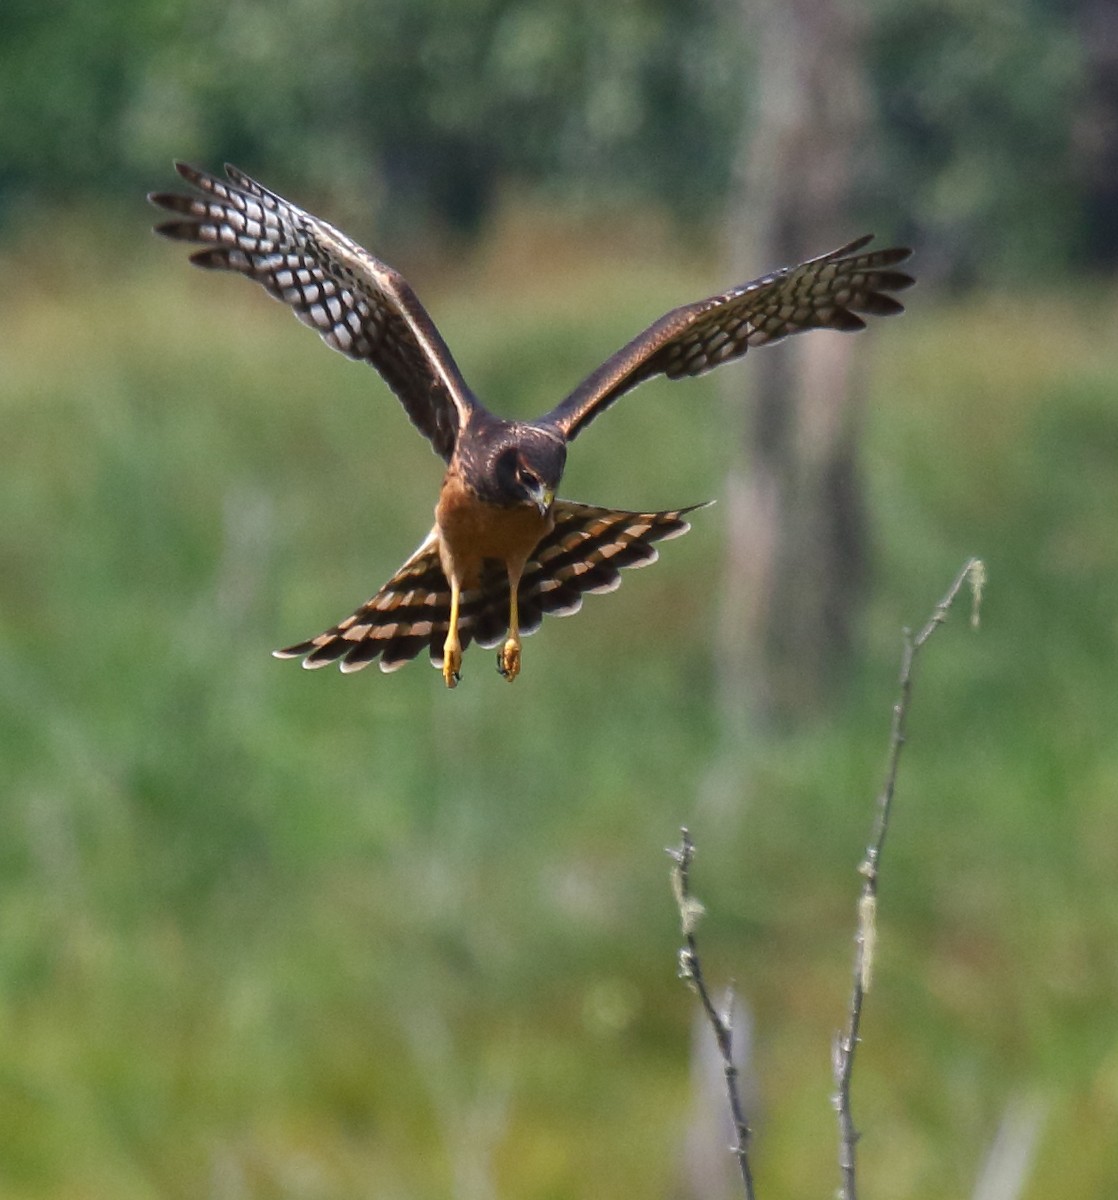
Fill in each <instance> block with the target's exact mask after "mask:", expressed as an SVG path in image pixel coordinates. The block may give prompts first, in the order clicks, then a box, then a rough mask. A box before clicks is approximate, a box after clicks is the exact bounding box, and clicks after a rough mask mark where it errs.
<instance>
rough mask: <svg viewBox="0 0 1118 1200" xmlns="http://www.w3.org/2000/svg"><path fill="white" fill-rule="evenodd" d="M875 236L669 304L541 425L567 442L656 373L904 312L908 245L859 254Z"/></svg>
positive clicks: (673, 373)
mask: <svg viewBox="0 0 1118 1200" xmlns="http://www.w3.org/2000/svg"><path fill="white" fill-rule="evenodd" d="M872 240H873V236H872V234H871V235H868V236H866V237H861V238H858V240H857V241H853V242H850V243H849V244H848V245H846V246H840V247H839V249H837V250H832V251H831V252H830V253H829V254H823V255H821V256H820V257H819V258H813V259H811V260H810V261H808V262H805V263H801V264H800V265H799V266H798V267H785V268H784V269H783V270H781V271H776V272H774V273H773V274H771V275H765V276H763V277H762V278H761V279H754V280H753V281H752V282H751V283H744V284H742V285H741V286H740V287H735V288H731V289H730V290H729V291H728V292H723V293H722V294H721V295H718V296H711V297H710V298H709V299H707V300H700V301H698V302H697V303H695V304H688V305H685V306H684V307H683V308H676V309H673V310H672V311H671V312H670V313H668V314H667V315H666V316H663V317H661V318H660V320H659V321H657V322H656V323H655V324H654V325H650V326H649V328H648V329H646V330H645V331H644V333H642V334H640V335H639V336H638V337H635V338H634V339H633V340H632V341H631V342H630V343H629V344H628V345H627V346H624V347H623V348H622V349H620V350H619V351H618V352H617V353H616V354H614V355H613V356H612V357H611V358H609V359H607V360H606V361H605V362H604V363H603V364H602V365H601V366H600V367H599V368H598V369H597V370H596V371H595V372H594V373H593V374H592V375H591V376H590V377H589V378H587V379H586V380H584V381H583V382H582V383H581V384H580V385H579V386H578V387H577V388H576V389H575V390H574V391H573V392H572V393H571V394H570V395H569V396H568V397H567V398H566V399H565V400H564V401H563V402H562V403H561V404H558V405H556V407H555V408H553V409H552V410H551V412H549V413H548V414H547V415H546V416H545V417H544V418H543V419H542V421H541V424H549V425H551V426H552V427H553V428H556V429H558V430H559V431H560V432H561V433H563V434H564V436H565V437H566V438H567V440H568V441H569V440H570V439H572V438H574V437H576V436H577V435H578V434H579V433H580V432H581V431H582V430H583V429H585V427H586V426H587V425H589V424H590V422H591V421H592V420H593V419H594V418H595V417H596V416H597V415H598V414H599V413H601V412H604V411H605V410H606V409H607V408H608V407H609V406H610V405H611V404H612V403H613V402H614V401H615V400H616V399H617V398H618V397H619V396H623V395H624V394H625V393H626V392H627V391H629V390H630V389H632V388H634V387H636V386H637V384H639V383H643V382H644V381H645V380H646V379H651V378H652V377H653V376H655V375H666V376H667V377H668V378H669V379H681V378H684V377H687V376H691V375H702V374H703V373H704V372H705V371H709V370H711V369H712V368H713V367H717V366H719V365H720V364H721V363H724V362H729V361H730V360H731V359H734V358H740V357H741V355H743V354H744V353H745V352H746V351H747V350H748V349H749V348H750V346H764V345H767V344H768V343H770V342H776V341H779V340H780V339H781V338H784V337H787V336H788V335H789V334H792V333H801V332H803V331H805V330H808V329H838V330H842V331H846V332H852V331H855V330H859V329H864V328H865V325H866V323H865V321H863V320H862V317H861V316H860V315H859V314H866V315H872V316H883V317H887V316H891V315H893V314H894V313H900V312H904V306H903V305H902V304H900V303H899V302H898V301H897V300H895V299H893V297H892V296H891V295H889V293H890V292H899V291H902V290H903V289H904V288H907V287H911V286H912V284H913V283H914V282H915V280H914V279H913V278H912V276H911V275H906V274H905V273H904V272H903V271H896V270H893V268H894V267H895V266H896V264H897V263H901V262H904V260H905V259H906V258H908V257H909V255H910V254H911V253H912V251H911V250H908V249H905V248H903V247H899V246H898V247H893V248H891V249H888V250H866V251H865V252H864V253H863V250H864V248H865V247H866V246H867V245H868V244H869V242H870V241H872Z"/></svg>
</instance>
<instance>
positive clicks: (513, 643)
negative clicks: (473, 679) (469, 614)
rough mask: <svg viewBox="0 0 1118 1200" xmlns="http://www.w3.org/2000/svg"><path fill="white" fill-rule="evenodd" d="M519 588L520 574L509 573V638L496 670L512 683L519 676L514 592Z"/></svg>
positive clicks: (518, 630) (517, 625)
mask: <svg viewBox="0 0 1118 1200" xmlns="http://www.w3.org/2000/svg"><path fill="white" fill-rule="evenodd" d="M519 587H520V572H519V571H517V572H516V575H515V576H514V575H513V573H512V571H511V570H510V571H509V636H508V639H507V641H506V642H505V644H504V645H503V646H502V647H501V653H500V654H499V655H498V656H497V670H498V671H500V672H501V674H502V675H503V676H504V677H505V678H506V679H507V680H508V681H509V683H512V681H513V680H514V679H515V678H516V677H517V675H519V674H520V614H519V612H518V611H517V607H516V592H517V589H518V588H519Z"/></svg>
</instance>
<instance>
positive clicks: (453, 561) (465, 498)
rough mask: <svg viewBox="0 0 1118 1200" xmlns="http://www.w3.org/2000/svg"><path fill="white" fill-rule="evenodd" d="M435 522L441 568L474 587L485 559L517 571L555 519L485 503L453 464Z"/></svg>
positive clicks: (524, 509)
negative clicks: (495, 561) (503, 564)
mask: <svg viewBox="0 0 1118 1200" xmlns="http://www.w3.org/2000/svg"><path fill="white" fill-rule="evenodd" d="M435 524H436V526H437V527H438V531H439V554H440V557H441V559H442V564H443V570H444V571H445V572H446V574H447V576H448V577H449V576H451V575H454V576H455V577H457V579H458V581H459V583H460V584H461V585H462V586H463V587H473V586H475V585H476V584H477V582H478V575H479V572H480V571H481V567H482V564H483V563H484V562H485V560H486V559H496V560H497V561H498V562H503V563H505V564H506V566H508V567H509V568H511V570H512V572H513V573H514V574H519V572H520V570H521V568H522V567H523V566H524V563H525V562H526V561H527V560H528V556H529V555H530V554H531V553H532V551H533V550H534V549H535V548H536V546H537V545H538V544H539V541H540V538H542V537H544V536H545V535H546V534H548V533H550V532H551V530H552V528H553V526H554V524H555V522H554V519H553V518H552V517H551V516H550V515H548V516H547V517H542V516H540V513H539V511H538V510H537V509H536V508H535V507H533V506H531V505H527V504H524V505H514V506H512V507H509V508H506V507H503V506H501V505H497V504H487V503H486V502H485V501H484V500H482V499H481V498H480V497H479V496H478V495H477V493H476V492H475V491H474V490H473V489H472V488H471V487H470V486H469V485H468V484H467V483H466V481H465V480H464V479H463V478H462V476H461V474H460V473H459V472H458V471H457V470H455V469H454V467H451V469H450V470H449V471H447V473H446V478H445V479H444V480H443V486H442V491H441V492H440V493H439V502H438V504H437V505H436V507H435Z"/></svg>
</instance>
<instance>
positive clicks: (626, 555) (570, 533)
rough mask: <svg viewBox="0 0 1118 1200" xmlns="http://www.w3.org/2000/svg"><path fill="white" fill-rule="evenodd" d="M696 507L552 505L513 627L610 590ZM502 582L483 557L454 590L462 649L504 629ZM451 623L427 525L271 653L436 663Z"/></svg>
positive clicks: (320, 659)
mask: <svg viewBox="0 0 1118 1200" xmlns="http://www.w3.org/2000/svg"><path fill="white" fill-rule="evenodd" d="M705 507H706V505H704V504H694V505H691V506H690V507H689V508H680V509H673V510H669V511H666V512H653V513H635V512H626V511H624V510H621V509H615V508H596V507H594V506H593V505H589V504H576V503H574V502H573V501H570V500H557V501H556V502H555V507H554V513H555V528H554V529H553V530H552V531H551V532H550V533H549V534H548V535H547V536H546V537H544V538H543V539H542V540H541V541H540V543H539V545H538V546H537V547H536V549H535V550H534V551H533V552H532V556H531V557H530V558H529V559H528V562H527V564H526V565H525V568H524V572H523V574H522V575H521V578H520V587H519V589H518V593H517V602H518V606H519V610H520V633H521V636H526V635H528V634H530V633H535V631H536V630H537V629H539V627H540V624H541V622H542V621H543V618H544V615H545V614H546V613H551V614H553V615H555V616H569V615H571V614H572V613H576V612H578V610H579V609H580V608H581V607H582V597H583V596H584V595H587V594H589V593H593V592H612V591H613V590H614V589H615V588H617V587H618V586H619V584H620V583H621V576H620V574H619V572H620V571H621V569H623V568H625V567H644V566H648V564H649V563H653V562H655V561H656V559H657V557H658V555H657V551H656V549H655V547H654V546H653V544H652V543H653V542H659V541H665V540H667V539H669V538H673V537H679V536H680V535H682V534H684V533H686V532H687V531H688V530H689V529H690V528H691V526H690V525H689V524H688V522H687V521H686V520H684V518H685V517H686V515H687V514H688V513H690V512H693V511H695V510H696V509H698V508H705ZM508 619H509V585H508V576H507V574H506V572H505V568H504V565H503V564H502V563H499V562H489V563H486V566H485V569H484V570H483V572H482V576H481V579H480V581H479V583H478V586H477V587H473V588H468V589H466V590H465V591H463V593H462V600H461V607H460V610H459V620H458V636H459V639H460V641H461V644H462V649H463V650H464V649H465V648H466V647H467V646H468V645H469V644H470V642H471V641H475V642H477V643H478V645H480V646H485V647H492V646H496V645H497V643H498V642H500V641H501V640H502V639H503V638H504V637H505V634H506V632H507V630H508ZM449 621H450V586H449V584H448V583H447V579H446V576H445V575H444V574H443V569H442V565H441V563H440V561H439V546H438V536H437V532H436V531H435V530H434V529H432V530H431V532H430V533H429V534H428V535H427V537H426V538H425V539H424V541H423V544H422V545H421V546H420V547H419V549H418V550H416V552H415V553H414V554H413V555H412V556H411V557H410V558H409V559H408V560H407V562H405V563H404V565H403V566H402V567H401V568H400V569H399V570H398V571H397V572H396V574H395V575H393V576H392V578H391V579H390V580H389V581H388V582H387V583H386V584H385V585H384V586H383V587H382V588H381V589H380V591H379V592H377V594H376V595H375V596H373V597H372V599H370V600H368V601H366V602H365V603H364V604H363V605H361V607H360V608H359V609H357V611H356V612H354V613H352V614H351V615H350V616H348V617H346V619H345V620H344V621H340V622H339V623H338V624H337V625H335V626H333V627H332V628H330V629H328V630H326V632H325V633H320V634H319V635H318V637H315V638H310V639H309V640H308V641H305V642H299V643H298V644H297V645H294V646H288V647H287V648H286V649H283V650H276V651H275V652H274V653H275V656H276V657H277V658H302V659H303V666H304V667H308V668H315V667H324V666H326V665H327V664H328V663H331V662H336V661H338V660H339V659H340V660H341V661H340V663H339V665H340V667H341V669H342V670H343V671H347V672H348V671H359V670H361V668H362V667H366V666H368V665H369V663H371V662H372V661H374V659H379V660H380V669H381V670H382V671H395V670H397V669H398V668H399V667H402V666H403V665H404V663H406V662H408V661H410V660H411V659H413V658H415V656H416V655H417V654H419V653H420V652H421V651H422V650H423V649H425V648H426V649H427V651H428V653H429V654H430V657H431V662H432V663H433V664H434V665H435V666H436V667H441V666H442V661H443V643H444V641H445V640H446V635H447V631H448V629H449Z"/></svg>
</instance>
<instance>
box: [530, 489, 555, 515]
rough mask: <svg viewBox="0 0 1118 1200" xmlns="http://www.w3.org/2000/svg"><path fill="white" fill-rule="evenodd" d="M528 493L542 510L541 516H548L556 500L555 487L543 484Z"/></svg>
mask: <svg viewBox="0 0 1118 1200" xmlns="http://www.w3.org/2000/svg"><path fill="white" fill-rule="evenodd" d="M528 494H529V495H530V496H531V498H532V500H533V501H534V502H535V505H536V507H537V508H538V509H539V510H540V516H541V517H546V516H547V514H548V513H549V512H550V511H551V505H552V503H553V501H554V500H555V489H554V488H549V487H544V486H543V485H541V486H540V487H537V488H533V489H532V490H531V491H530V492H529V493H528Z"/></svg>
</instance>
